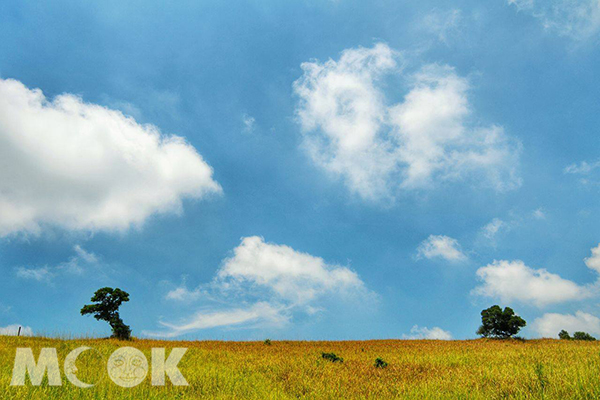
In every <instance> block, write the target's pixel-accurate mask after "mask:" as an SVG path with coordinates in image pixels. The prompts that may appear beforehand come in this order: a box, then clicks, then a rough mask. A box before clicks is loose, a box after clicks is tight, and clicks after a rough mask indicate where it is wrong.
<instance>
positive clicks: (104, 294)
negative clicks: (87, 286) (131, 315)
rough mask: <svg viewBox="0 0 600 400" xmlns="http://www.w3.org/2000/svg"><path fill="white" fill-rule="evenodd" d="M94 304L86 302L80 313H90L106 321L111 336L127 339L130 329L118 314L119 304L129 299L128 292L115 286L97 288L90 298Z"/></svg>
mask: <svg viewBox="0 0 600 400" xmlns="http://www.w3.org/2000/svg"><path fill="white" fill-rule="evenodd" d="M91 300H92V301H93V302H94V303H95V304H88V305H85V306H83V308H82V309H81V315H88V314H92V315H93V316H94V318H96V319H97V320H98V321H106V322H108V323H109V324H110V327H111V328H112V337H114V338H117V339H123V340H128V339H130V338H131V329H130V328H129V326H127V325H125V323H124V322H123V320H122V319H121V316H120V315H119V307H120V306H121V304H123V303H125V302H128V301H129V293H127V292H125V291H123V290H121V289H119V288H116V289H113V288H109V287H105V288H102V289H98V290H97V291H96V293H94V296H93V297H92V299H91Z"/></svg>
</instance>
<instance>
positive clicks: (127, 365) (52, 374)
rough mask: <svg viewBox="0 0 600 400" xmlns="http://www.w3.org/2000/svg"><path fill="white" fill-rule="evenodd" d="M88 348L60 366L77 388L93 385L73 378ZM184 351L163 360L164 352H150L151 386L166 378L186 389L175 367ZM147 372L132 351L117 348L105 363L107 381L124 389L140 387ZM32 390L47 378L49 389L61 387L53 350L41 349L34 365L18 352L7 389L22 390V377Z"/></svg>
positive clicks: (144, 362)
mask: <svg viewBox="0 0 600 400" xmlns="http://www.w3.org/2000/svg"><path fill="white" fill-rule="evenodd" d="M88 350H93V349H92V348H91V347H78V348H76V349H75V350H73V351H71V352H70V353H69V354H68V355H67V357H65V362H64V374H65V377H66V378H67V380H68V381H69V382H70V383H71V384H73V385H75V386H77V387H80V388H90V387H93V386H94V385H95V384H91V383H85V382H82V381H80V380H79V378H77V366H76V363H77V358H78V357H79V356H80V355H81V354H82V353H83V352H85V351H88ZM186 351H187V349H186V348H174V349H173V350H171V353H170V354H169V357H168V358H166V359H165V357H166V356H165V354H166V351H165V349H164V348H153V349H152V369H151V382H152V386H164V385H165V381H166V379H165V378H166V377H167V376H168V377H169V379H170V380H171V382H172V383H173V385H174V386H188V382H187V381H186V380H185V378H184V377H183V375H182V374H181V371H179V368H178V367H177V365H178V364H179V362H180V361H181V359H182V358H183V356H184V354H185V352H186ZM149 370H150V368H149V365H148V359H147V358H146V356H145V355H144V353H142V352H141V351H140V350H138V349H136V348H133V347H121V348H120V349H118V350H116V351H115V352H113V353H112V354H111V356H110V357H109V359H108V362H107V363H106V371H107V372H108V376H109V377H110V379H111V380H112V381H113V382H114V383H115V384H117V385H119V386H121V387H124V388H132V387H135V386H137V385H139V384H140V383H142V382H143V381H144V380H145V379H146V377H147V375H148V371H149ZM27 375H29V381H30V382H31V385H33V386H40V385H41V384H42V380H43V379H44V376H45V375H47V376H48V384H49V385H50V386H61V385H62V379H61V374H60V368H59V363H58V356H57V353H56V349H55V348H43V349H41V351H40V355H39V357H38V360H37V362H36V361H35V358H34V356H33V351H32V349H31V348H18V349H17V353H16V355H15V365H14V368H13V375H12V380H11V382H10V385H11V386H25V381H26V379H25V378H26V376H27Z"/></svg>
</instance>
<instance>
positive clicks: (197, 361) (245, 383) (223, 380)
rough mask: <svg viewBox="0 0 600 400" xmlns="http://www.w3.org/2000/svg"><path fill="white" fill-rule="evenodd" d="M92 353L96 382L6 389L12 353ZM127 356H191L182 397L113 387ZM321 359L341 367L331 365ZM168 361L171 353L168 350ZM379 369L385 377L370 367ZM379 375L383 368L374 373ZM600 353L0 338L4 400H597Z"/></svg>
mask: <svg viewBox="0 0 600 400" xmlns="http://www.w3.org/2000/svg"><path fill="white" fill-rule="evenodd" d="M80 346H90V347H92V348H93V349H95V350H96V351H94V352H92V351H89V352H86V353H83V354H82V355H81V357H80V358H79V359H78V362H77V370H78V371H77V376H78V377H79V379H81V380H82V381H84V382H90V383H93V382H97V384H96V386H95V387H92V388H89V389H82V388H77V387H75V386H73V385H71V384H70V383H69V382H68V381H67V380H66V378H65V377H64V374H63V376H62V379H63V385H62V386H60V387H49V386H47V384H46V383H45V382H44V384H43V385H42V386H41V387H32V386H25V387H11V386H9V384H10V380H11V374H12V368H13V363H14V357H15V351H16V348H17V347H32V348H34V354H35V355H36V357H37V355H38V354H39V350H40V348H42V347H55V348H57V351H58V356H59V362H60V363H61V364H62V362H63V361H64V357H65V356H66V355H67V354H68V353H69V351H71V350H73V349H75V348H77V347H80ZM122 346H133V347H136V348H138V349H140V350H141V351H142V352H143V353H144V354H145V355H146V356H147V357H148V359H149V360H150V351H151V348H152V347H167V348H173V347H187V348H189V350H188V352H187V353H186V355H185V357H184V358H183V359H182V361H181V363H180V364H179V367H180V370H181V372H182V373H183V375H184V376H185V378H186V379H187V380H188V382H189V384H190V385H189V386H188V387H174V386H172V385H171V384H170V383H169V381H168V379H167V386H164V387H153V386H151V384H150V378H149V377H147V379H146V380H145V381H144V382H143V383H142V384H140V385H139V386H137V387H134V388H131V389H124V388H121V387H118V386H117V385H115V384H114V383H112V382H111V381H110V379H108V377H107V376H106V373H105V370H106V360H107V359H108V357H109V356H110V354H111V353H112V352H113V351H114V350H116V349H117V348H119V347H122ZM323 353H326V354H331V353H333V354H335V355H336V356H337V357H341V358H343V359H344V362H343V363H342V362H331V361H329V360H328V359H325V358H323ZM167 354H169V350H167ZM378 358H379V359H381V360H385V363H386V364H387V366H386V367H385V368H381V367H377V366H376V364H374V361H375V360H376V359H378ZM379 365H380V366H382V365H383V364H381V363H379ZM599 371H600V346H599V344H598V342H590V341H575V340H550V339H546V340H527V341H518V340H511V339H507V340H494V339H478V340H468V341H433V340H382V341H347V342H280V341H272V342H271V345H270V346H265V344H264V343H263V341H257V342H214V341H200V342H198V341H197V342H160V341H152V340H136V339H133V340H131V341H128V342H123V341H117V340H115V339H93V340H92V339H90V340H59V339H46V338H28V337H20V338H18V337H0V393H2V395H1V397H2V399H19V400H21V399H22V400H29V399H74V398H81V399H109V398H110V399H143V400H152V399H197V398H203V399H234V398H235V399H297V398H304V399H365V398H373V399H393V398H406V399H439V398H452V399H461V398H462V399H467V398H468V399H503V398H517V399H541V398H544V399H570V398H580V399H585V398H599V397H600V373H599Z"/></svg>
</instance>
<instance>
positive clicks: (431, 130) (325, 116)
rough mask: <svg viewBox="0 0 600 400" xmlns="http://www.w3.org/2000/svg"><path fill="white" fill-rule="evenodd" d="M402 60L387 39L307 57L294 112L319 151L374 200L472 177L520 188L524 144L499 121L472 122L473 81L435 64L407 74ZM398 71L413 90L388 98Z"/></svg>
mask: <svg viewBox="0 0 600 400" xmlns="http://www.w3.org/2000/svg"><path fill="white" fill-rule="evenodd" d="M397 59H398V53H396V52H394V51H393V50H392V49H390V48H389V47H388V46H387V45H385V44H381V43H380V44H377V45H375V46H374V47H373V48H362V47H359V48H355V49H348V50H345V51H344V52H343V53H342V55H341V57H340V59H339V60H338V61H334V60H329V61H327V62H325V63H320V62H318V61H312V62H306V63H303V64H302V69H303V71H304V74H303V76H302V77H301V78H300V79H298V80H297V81H296V82H295V83H294V91H295V93H296V95H297V96H298V97H299V98H300V102H299V105H298V107H297V109H296V112H297V116H298V121H299V123H300V124H301V127H302V129H303V132H304V147H305V148H306V149H307V151H308V153H309V155H310V156H311V158H312V160H313V161H314V162H315V163H316V164H317V165H318V166H320V167H321V168H323V169H325V170H326V171H327V172H329V173H330V174H332V175H333V176H336V177H340V178H342V179H343V181H344V182H345V183H346V185H347V186H348V187H349V188H350V190H351V191H352V192H354V193H357V194H358V195H359V196H361V197H362V198H364V199H368V200H377V199H382V198H390V197H393V196H394V193H395V191H397V190H413V189H424V188H429V187H432V186H434V185H435V184H436V183H440V182H443V181H456V180H461V179H466V178H467V177H470V178H473V179H475V180H478V181H480V182H482V183H483V184H484V185H485V186H490V187H493V188H494V189H497V190H507V189H512V188H515V187H518V186H519V185H520V178H519V177H518V176H517V172H516V169H517V166H518V163H519V154H520V143H518V142H517V141H515V140H512V139H510V138H508V137H507V136H506V135H505V134H504V131H503V129H502V128H501V127H499V126H489V127H480V126H476V125H473V124H470V123H469V121H470V120H471V116H472V114H473V112H472V106H471V104H470V103H469V101H468V98H467V92H468V91H469V89H470V85H469V82H468V80H467V79H465V78H462V77H460V76H458V75H457V74H456V72H455V70H454V69H453V68H451V67H449V66H440V65H435V64H430V65H426V66H424V67H423V68H421V70H420V71H418V72H417V73H414V74H405V73H403V72H402V71H401V69H400V67H399V66H398V62H397ZM394 75H395V76H396V77H401V78H403V80H405V81H408V83H409V91H408V93H407V94H406V95H405V97H404V100H403V101H402V102H401V103H398V104H388V102H387V101H386V98H385V94H384V90H383V88H384V78H387V77H390V76H394Z"/></svg>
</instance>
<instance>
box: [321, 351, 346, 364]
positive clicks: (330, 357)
mask: <svg viewBox="0 0 600 400" xmlns="http://www.w3.org/2000/svg"><path fill="white" fill-rule="evenodd" d="M321 357H322V358H324V359H325V360H328V361H331V362H340V363H343V362H344V359H343V358H342V357H338V356H337V355H336V354H335V353H321Z"/></svg>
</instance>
